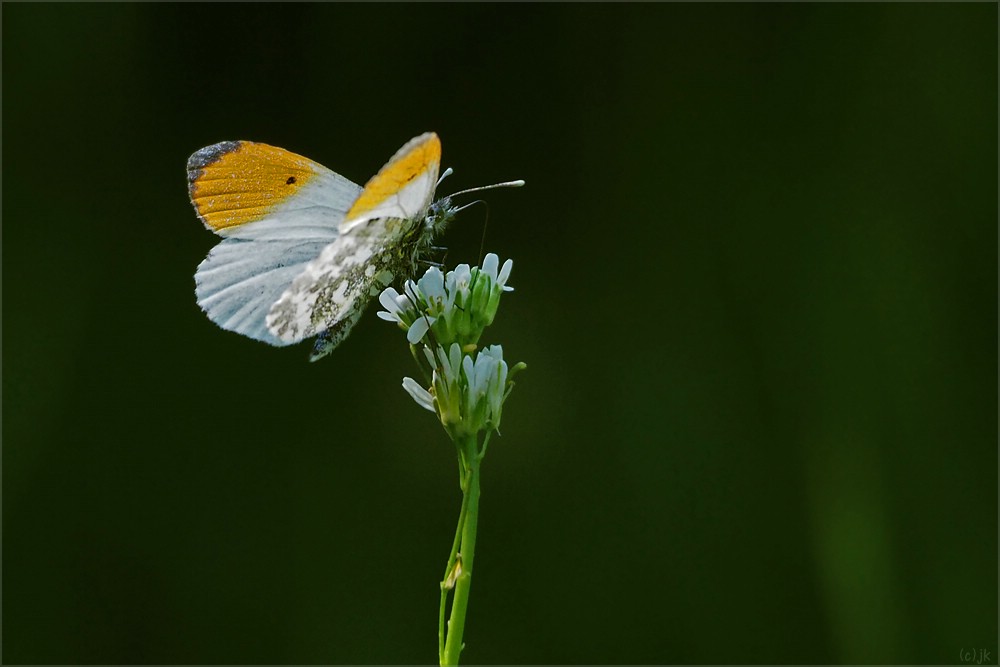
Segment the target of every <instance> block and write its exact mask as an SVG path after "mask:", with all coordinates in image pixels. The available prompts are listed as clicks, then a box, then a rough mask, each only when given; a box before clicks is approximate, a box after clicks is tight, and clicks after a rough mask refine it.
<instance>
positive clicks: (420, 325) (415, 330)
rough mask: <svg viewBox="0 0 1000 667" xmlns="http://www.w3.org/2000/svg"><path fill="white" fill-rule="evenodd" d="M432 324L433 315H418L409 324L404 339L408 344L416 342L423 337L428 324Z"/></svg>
mask: <svg viewBox="0 0 1000 667" xmlns="http://www.w3.org/2000/svg"><path fill="white" fill-rule="evenodd" d="M431 324H434V318H433V317H418V318H417V319H416V320H414V321H413V324H411V325H410V329H409V330H408V331H407V332H406V340H407V341H408V342H409V343H410V345H414V344H416V342H417V341H418V340H420V339H421V338H423V337H424V334H426V333H427V330H428V329H429V328H430V325H431Z"/></svg>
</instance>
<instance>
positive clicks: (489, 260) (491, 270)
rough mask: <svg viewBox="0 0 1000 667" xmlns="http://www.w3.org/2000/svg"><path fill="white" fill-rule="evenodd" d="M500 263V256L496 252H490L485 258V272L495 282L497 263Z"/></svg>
mask: <svg viewBox="0 0 1000 667" xmlns="http://www.w3.org/2000/svg"><path fill="white" fill-rule="evenodd" d="M498 264H500V258H499V257H497V256H496V254H495V253H492V252H491V253H489V254H488V255H486V258H485V259H483V273H485V274H486V275H488V276H489V277H490V279H491V280H493V282H496V281H497V265H498Z"/></svg>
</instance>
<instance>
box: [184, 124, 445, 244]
mask: <svg viewBox="0 0 1000 667" xmlns="http://www.w3.org/2000/svg"><path fill="white" fill-rule="evenodd" d="M439 150H440V149H439ZM319 169H322V167H320V165H318V164H317V163H315V162H313V161H312V160H310V159H308V158H304V157H302V156H301V155H296V154H295V153H290V152H288V151H286V150H284V149H281V148H275V147H274V146H268V145H267V144H258V143H254V142H252V141H223V142H222V143H218V144H215V145H212V146H208V147H206V148H202V149H201V150H200V151H198V152H197V153H195V154H194V155H192V156H191V158H190V159H189V160H188V164H187V172H188V191H189V192H190V194H191V203H192V204H194V208H195V211H197V213H198V217H199V218H201V221H202V222H203V223H205V226H206V227H208V228H209V229H211V230H212V231H214V232H217V233H225V230H226V229H228V228H230V227H237V226H239V225H244V224H246V223H248V222H254V221H256V220H260V219H261V218H263V217H265V216H267V215H268V214H269V213H270V212H271V211H273V210H274V207H275V206H277V205H278V204H280V203H281V202H283V201H285V200H286V199H288V198H289V197H291V196H292V195H294V194H295V193H296V192H298V191H299V189H300V188H302V186H304V185H305V184H306V183H308V182H309V181H310V180H311V179H312V178H313V177H314V176H315V175H316V173H317V171H318V170H319Z"/></svg>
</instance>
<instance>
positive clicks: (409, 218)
mask: <svg viewBox="0 0 1000 667" xmlns="http://www.w3.org/2000/svg"><path fill="white" fill-rule="evenodd" d="M440 165H441V141H440V139H438V136H437V135H436V134H434V133H433V132H428V133H425V134H421V135H420V136H419V137H415V138H413V139H411V140H410V141H408V142H406V144H404V145H403V147H402V148H400V149H399V150H398V151H397V152H396V154H395V155H393V156H392V158H391V159H390V160H389V162H387V163H386V165H385V166H384V167H382V169H381V170H380V171H379V172H378V174H376V175H375V176H374V177H373V178H372V179H371V180H370V181H368V183H367V184H366V185H365V187H363V188H362V187H361V186H359V185H357V184H355V183H352V182H351V181H349V180H348V179H346V178H344V177H343V176H341V175H340V174H337V173H335V172H333V171H330V170H329V169H327V168H326V167H324V166H323V165H321V164H318V163H316V162H313V161H312V160H309V159H307V158H304V157H302V156H300V155H296V154H295V153H290V152H289V151H286V150H284V149H282V148H275V147H274V146H268V145H266V144H259V143H254V142H251V141H223V142H221V143H218V144H214V145H212V146H207V147H205V148H202V149H201V150H199V151H197V152H195V153H194V155H192V156H191V157H190V158H189V159H188V163H187V176H188V191H189V193H190V195H191V203H192V204H193V205H194V209H195V212H196V213H197V214H198V217H199V218H200V219H201V221H202V222H203V223H204V224H205V226H206V227H208V229H210V230H211V231H213V232H215V233H216V234H218V235H219V236H221V237H222V241H221V242H220V243H219V244H218V245H217V246H215V247H214V248H212V250H211V252H209V253H208V256H207V257H206V258H205V259H204V261H202V262H201V264H199V265H198V269H197V270H196V271H195V274H194V279H195V294H196V296H197V299H198V305H199V306H201V308H202V310H204V311H205V313H206V314H207V315H208V317H209V319H211V320H212V321H213V322H215V323H216V324H218V325H219V326H220V327H222V328H223V329H227V330H229V331H235V332H236V333H239V334H243V335H244V336H248V337H250V338H253V339H255V340H259V341H263V342H265V343H268V344H270V345H279V346H281V345H291V344H293V343H298V342H299V341H302V340H304V339H306V338H311V337H313V336H317V337H318V338H317V340H316V343H315V345H314V348H313V352H312V354H311V355H310V360H311V361H315V360H317V359H320V358H322V357H324V356H326V355H327V354H329V353H330V352H331V351H332V350H333V349H334V348H335V347H336V346H337V345H338V344H339V343H340V342H341V341H343V340H344V338H346V337H347V335H348V333H350V331H351V328H352V327H353V326H354V325H355V323H357V321H358V320H359V319H360V318H361V315H362V313H363V312H364V309H365V306H367V305H368V302H369V301H370V300H371V299H372V297H374V296H377V295H378V294H379V293H380V292H381V291H382V290H383V289H384V288H385V287H387V286H388V285H390V284H392V283H393V282H394V281H396V280H397V279H400V280H402V279H404V278H410V277H413V276H414V275H415V273H416V269H417V263H418V261H419V260H420V258H421V256H422V255H423V254H424V253H426V252H427V250H429V249H430V248H431V243H432V241H433V240H434V238H435V236H437V235H438V234H440V233H441V232H442V231H443V230H444V228H445V226H447V224H448V222H450V221H451V219H452V218H453V217H454V215H455V213H456V212H458V211H459V210H460V208H457V207H455V206H454V205H452V203H451V197H452V196H454V195H451V196H448V197H443V198H441V199H439V200H437V201H434V191H435V189H436V188H437V185H438V184H439V183H440V181H441V180H443V179H444V177H445V176H447V175H448V174H450V173H451V169H448V170H446V171H445V172H444V174H443V175H442V176H441V178H440V179H439V178H438V171H439V169H440ZM521 185H524V181H509V182H506V183H497V184H496V185H489V186H485V187H481V188H472V189H470V190H463V191H462V192H456V193H455V194H456V195H458V194H465V193H467V192H475V191H478V190H485V189H489V188H495V187H518V186H521Z"/></svg>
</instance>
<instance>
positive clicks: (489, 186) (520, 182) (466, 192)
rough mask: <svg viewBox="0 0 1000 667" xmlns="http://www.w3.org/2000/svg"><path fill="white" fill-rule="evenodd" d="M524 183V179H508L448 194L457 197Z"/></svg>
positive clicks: (513, 186) (518, 185) (514, 186)
mask: <svg viewBox="0 0 1000 667" xmlns="http://www.w3.org/2000/svg"><path fill="white" fill-rule="evenodd" d="M448 171H451V168H450V167H449V168H448ZM442 178H444V177H443V176H442ZM438 182H440V181H438ZM523 185H524V181H522V180H516V181H506V182H504V183H494V184H493V185H481V186H479V187H478V188H469V189H468V190H459V191H458V192H453V193H451V194H450V195H448V196H449V197H457V196H458V195H465V194H468V193H470V192H482V191H483V190H493V189H495V188H519V187H521V186H523Z"/></svg>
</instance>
